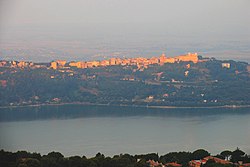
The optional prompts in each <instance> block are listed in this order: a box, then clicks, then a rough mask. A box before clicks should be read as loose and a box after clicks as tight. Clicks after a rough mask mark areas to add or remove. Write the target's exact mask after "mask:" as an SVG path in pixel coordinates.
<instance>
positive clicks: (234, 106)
mask: <svg viewBox="0 0 250 167" xmlns="http://www.w3.org/2000/svg"><path fill="white" fill-rule="evenodd" d="M63 105H83V106H113V107H133V108H137V107H140V108H158V109H178V108H180V109H185V108H186V109H188V108H190V109H191V108H198V109H199V108H201V109H202V108H211V109H213V108H250V104H249V105H218V106H157V105H133V104H132V105H127V104H117V105H114V104H101V103H88V102H71V103H55V104H53V103H51V104H46V103H42V104H30V105H15V106H0V109H1V108H3V109H6V108H24V107H41V106H63Z"/></svg>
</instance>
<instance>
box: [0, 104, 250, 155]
mask: <svg viewBox="0 0 250 167" xmlns="http://www.w3.org/2000/svg"><path fill="white" fill-rule="evenodd" d="M0 134H1V135H0V149H5V150H9V151H17V150H27V151H30V152H39V153H42V154H47V153H48V152H51V151H59V152H61V153H63V154H64V155H65V156H71V155H80V156H81V155H85V156H88V157H91V156H94V155H95V154H96V153H97V152H101V153H103V154H105V155H109V156H112V155H114V154H120V153H129V154H141V153H143V154H144V153H149V152H158V153H159V154H160V155H163V154H165V153H168V152H172V151H194V150H196V149H198V148H204V149H206V150H208V151H209V152H210V153H212V154H217V153H220V152H221V151H223V150H225V149H229V150H235V149H236V148H237V147H239V148H240V149H242V150H243V151H245V152H246V153H248V154H249V153H250V108H234V109H229V108H224V109H222V108H218V109H191V108H190V109H149V108H136V107H134V108H133V107H110V106H83V105H64V106H41V107H21V108H12V109H3V108H1V109H0Z"/></svg>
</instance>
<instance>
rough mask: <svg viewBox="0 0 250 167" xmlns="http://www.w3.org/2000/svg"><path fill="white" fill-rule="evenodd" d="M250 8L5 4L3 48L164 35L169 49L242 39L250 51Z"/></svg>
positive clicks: (1, 3)
mask: <svg viewBox="0 0 250 167" xmlns="http://www.w3.org/2000/svg"><path fill="white" fill-rule="evenodd" d="M249 6H250V1H249V0H0V44H1V43H2V44H4V43H6V42H7V41H8V42H9V41H10V40H9V39H11V40H12V41H15V40H39V39H43V40H50V39H51V38H52V37H53V38H54V39H57V40H63V39H71V40H82V41H84V42H88V41H87V40H95V39H98V37H102V38H104V39H108V38H110V39H112V38H115V37H117V38H116V41H117V39H118V42H119V39H122V40H123V41H125V42H124V43H122V44H124V45H125V44H126V41H128V42H127V43H129V42H131V41H133V40H135V41H136V40H138V39H137V38H136V37H138V38H139V37H143V39H141V41H139V42H138V43H141V42H142V41H143V40H144V41H152V45H154V43H155V42H156V43H157V42H159V43H162V40H163V39H161V40H157V39H158V38H159V39H160V38H161V37H162V38H165V39H166V41H168V42H166V45H167V44H168V45H170V43H171V42H170V40H171V39H178V40H177V41H176V43H175V44H176V45H178V47H179V48H180V47H181V46H180V45H182V44H183V41H185V40H186V41H187V43H191V42H192V41H197V42H198V43H199V42H201V43H202V42H205V43H206V40H208V41H210V43H209V44H211V43H212V42H213V41H221V42H222V41H233V42H239V41H240V42H242V44H243V47H244V48H245V46H246V45H248V44H250V42H249V41H250V19H249V18H250V10H249ZM84 37H85V38H84ZM182 39H183V41H182ZM222 39H223V40H222ZM122 40H121V41H122ZM178 41H179V42H180V43H179V42H178ZM112 42H114V40H113V41H112V40H111V42H110V45H112ZM97 43H98V42H97ZM114 43H116V42H114ZM116 44H117V43H116ZM134 44H135V46H134V47H136V44H137V43H134ZM147 44H148V45H150V42H148V43H147ZM193 45H195V43H194V44H193ZM171 46H173V43H171ZM183 47H186V45H185V46H183ZM170 49H171V48H170ZM248 49H249V48H248ZM248 49H247V51H246V50H245V51H244V52H248V51H249V50H248Z"/></svg>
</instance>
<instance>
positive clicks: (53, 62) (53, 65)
mask: <svg viewBox="0 0 250 167" xmlns="http://www.w3.org/2000/svg"><path fill="white" fill-rule="evenodd" d="M50 68H52V69H54V70H56V69H57V62H55V61H52V62H51V63H50Z"/></svg>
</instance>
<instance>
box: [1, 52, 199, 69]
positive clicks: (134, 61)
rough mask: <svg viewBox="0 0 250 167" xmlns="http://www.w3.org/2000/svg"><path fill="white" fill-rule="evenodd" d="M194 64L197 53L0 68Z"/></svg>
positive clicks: (14, 64)
mask: <svg viewBox="0 0 250 167" xmlns="http://www.w3.org/2000/svg"><path fill="white" fill-rule="evenodd" d="M181 61H183V62H189V61H190V62H193V63H197V62H198V61H199V59H198V54H197V53H188V54H186V55H181V56H176V57H166V56H165V54H162V55H161V56H160V57H152V58H144V57H137V58H128V59H121V58H110V59H109V60H101V61H77V62H75V61H72V62H67V61H66V60H56V61H52V62H50V63H33V62H26V61H4V60H1V61H0V67H13V68H25V67H30V68H52V69H62V68H64V69H67V68H70V67H76V68H93V67H100V66H114V65H122V66H125V65H135V66H137V67H138V68H147V67H148V66H149V65H151V64H159V65H163V64H165V63H175V62H181Z"/></svg>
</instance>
